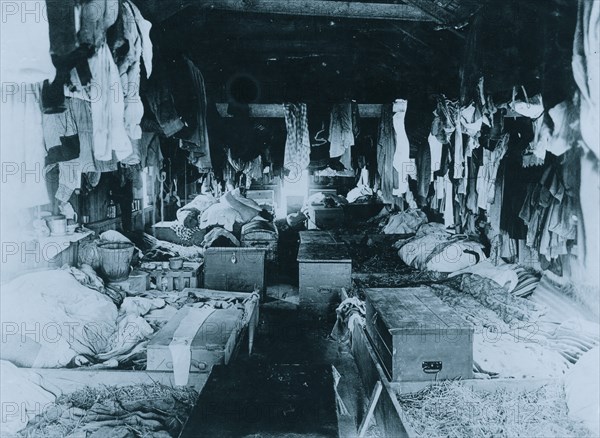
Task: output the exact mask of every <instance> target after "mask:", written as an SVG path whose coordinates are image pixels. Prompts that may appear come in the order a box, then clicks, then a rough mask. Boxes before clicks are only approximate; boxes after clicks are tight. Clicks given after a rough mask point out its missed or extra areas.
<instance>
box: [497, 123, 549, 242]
mask: <svg viewBox="0 0 600 438" xmlns="http://www.w3.org/2000/svg"><path fill="white" fill-rule="evenodd" d="M504 124H505V129H506V132H507V133H508V134H509V135H510V138H509V144H508V151H507V152H506V155H505V157H504V159H503V161H505V168H504V179H505V189H504V191H503V199H502V209H501V220H500V226H501V229H502V230H504V231H506V232H508V235H509V236H510V238H511V239H515V240H519V239H525V236H526V235H527V225H526V224H525V223H524V222H523V220H522V219H521V218H520V217H519V211H520V210H521V207H522V206H523V202H524V200H525V197H526V195H527V193H528V190H529V188H530V187H531V186H535V185H537V184H538V182H539V181H540V178H541V174H542V172H543V169H541V168H538V167H529V168H527V169H524V168H523V155H522V154H523V151H524V150H525V149H527V147H528V146H529V143H530V142H531V140H533V129H532V128H533V127H532V125H531V120H530V119H528V118H526V117H519V118H516V119H513V118H507V119H506V120H505V122H504ZM509 187H510V189H509Z"/></svg>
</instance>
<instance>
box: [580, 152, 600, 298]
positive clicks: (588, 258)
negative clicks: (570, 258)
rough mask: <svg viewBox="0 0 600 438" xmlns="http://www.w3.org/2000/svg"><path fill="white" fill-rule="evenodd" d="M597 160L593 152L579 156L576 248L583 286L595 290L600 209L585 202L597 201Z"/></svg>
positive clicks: (599, 184) (599, 183)
mask: <svg viewBox="0 0 600 438" xmlns="http://www.w3.org/2000/svg"><path fill="white" fill-rule="evenodd" d="M598 172H599V169H598V160H597V158H596V155H594V154H593V152H591V151H590V152H588V153H585V154H582V156H581V181H582V182H583V183H582V184H581V187H580V188H579V199H580V204H581V219H582V220H581V221H580V222H579V224H578V226H579V230H578V233H579V234H578V239H577V246H578V249H579V254H578V256H579V263H580V265H581V272H582V278H581V280H582V281H581V282H582V283H583V284H590V285H593V286H595V287H596V288H597V287H598V285H599V284H600V277H599V273H598V266H600V245H598V242H599V241H600V227H598V224H599V223H600V209H599V208H598V203H596V202H586V200H588V199H598V193H600V175H599V173H598Z"/></svg>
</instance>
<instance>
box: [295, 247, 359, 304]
mask: <svg viewBox="0 0 600 438" xmlns="http://www.w3.org/2000/svg"><path fill="white" fill-rule="evenodd" d="M298 264H299V293H300V307H301V308H303V309H304V310H305V311H307V312H309V313H312V314H315V315H321V316H323V315H326V314H328V313H331V311H332V310H333V309H334V308H335V306H336V305H337V304H338V303H339V292H340V290H341V289H342V288H349V287H350V286H351V282H352V260H351V259H350V256H349V255H348V250H347V248H346V245H345V244H338V243H334V244H301V245H300V249H299V250H298Z"/></svg>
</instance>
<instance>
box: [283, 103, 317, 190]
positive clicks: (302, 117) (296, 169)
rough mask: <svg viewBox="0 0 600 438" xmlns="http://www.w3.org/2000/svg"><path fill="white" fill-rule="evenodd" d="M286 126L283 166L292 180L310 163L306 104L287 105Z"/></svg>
mask: <svg viewBox="0 0 600 438" xmlns="http://www.w3.org/2000/svg"><path fill="white" fill-rule="evenodd" d="M284 111H285V125H286V128H287V140H286V143H285V157H284V164H283V166H284V167H285V168H286V169H287V170H288V171H289V172H290V173H291V175H288V178H290V180H294V179H296V177H299V176H300V173H301V172H302V171H303V170H304V169H306V168H307V167H308V164H309V163H310V134H309V133H308V118H307V111H306V104H304V103H301V104H291V103H288V104H285V105H284Z"/></svg>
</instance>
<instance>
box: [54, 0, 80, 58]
mask: <svg viewBox="0 0 600 438" xmlns="http://www.w3.org/2000/svg"><path fill="white" fill-rule="evenodd" d="M46 11H47V17H48V25H49V31H50V32H49V36H50V53H51V54H52V55H54V56H58V57H64V56H68V55H72V54H73V53H74V52H75V51H76V50H77V49H78V48H79V40H78V39H77V32H78V30H79V29H77V26H78V23H79V22H80V15H81V9H80V7H79V6H78V1H77V0H46Z"/></svg>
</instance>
